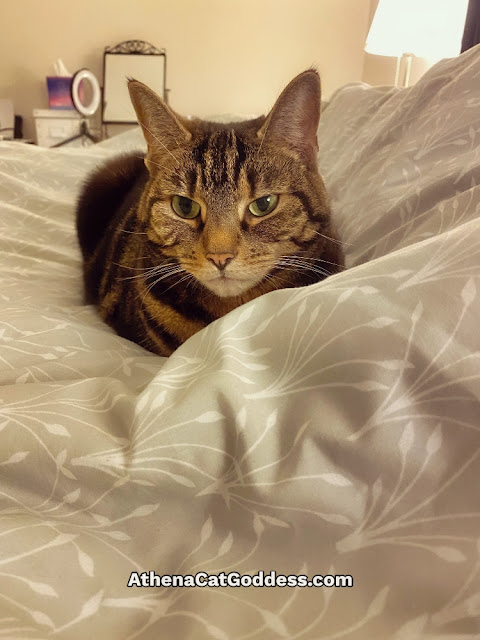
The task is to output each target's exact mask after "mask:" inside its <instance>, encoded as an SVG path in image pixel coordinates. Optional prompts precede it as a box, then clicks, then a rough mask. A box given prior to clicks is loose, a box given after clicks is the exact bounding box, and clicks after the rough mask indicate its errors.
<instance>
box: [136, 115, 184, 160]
mask: <svg viewBox="0 0 480 640" xmlns="http://www.w3.org/2000/svg"><path fill="white" fill-rule="evenodd" d="M138 124H139V125H140V126H141V127H143V128H144V129H145V131H148V133H149V134H150V135H151V136H152V138H153V139H154V140H156V141H157V142H158V144H159V145H160V146H162V147H163V148H164V149H165V151H167V152H168V153H169V154H170V155H171V156H172V158H173V159H174V160H175V162H176V163H177V164H180V163H179V161H178V160H177V158H175V156H174V155H173V153H172V152H171V151H170V149H169V148H168V147H167V146H166V145H165V144H163V142H162V141H161V140H160V139H159V138H157V136H156V135H155V134H154V133H153V132H152V131H150V129H149V128H148V127H147V126H146V125H145V124H144V123H143V122H142V121H141V120H139V121H138ZM149 162H150V160H149Z"/></svg>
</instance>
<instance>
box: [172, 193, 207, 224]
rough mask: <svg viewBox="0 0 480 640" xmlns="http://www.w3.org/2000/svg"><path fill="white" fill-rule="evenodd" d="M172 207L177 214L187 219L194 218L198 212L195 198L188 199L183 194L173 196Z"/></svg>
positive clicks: (198, 208) (198, 207)
mask: <svg viewBox="0 0 480 640" xmlns="http://www.w3.org/2000/svg"><path fill="white" fill-rule="evenodd" d="M172 207H173V210H174V211H175V213H176V214H177V216H180V218H188V219H189V220H191V219H193V218H196V217H197V216H198V214H199V213H200V205H199V204H198V202H195V200H190V198H186V197H185V196H173V198H172Z"/></svg>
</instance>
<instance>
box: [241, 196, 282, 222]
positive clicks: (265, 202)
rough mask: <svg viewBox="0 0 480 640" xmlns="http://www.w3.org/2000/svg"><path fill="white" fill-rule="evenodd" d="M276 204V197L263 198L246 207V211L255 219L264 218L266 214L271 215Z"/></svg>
mask: <svg viewBox="0 0 480 640" xmlns="http://www.w3.org/2000/svg"><path fill="white" fill-rule="evenodd" d="M277 204H278V196H263V197H262V198H257V200H254V201H253V202H251V203H250V204H249V205H248V210H249V211H250V213H251V214H252V215H254V216H257V218H261V217H262V216H266V215H267V214H268V213H272V211H273V210H274V209H275V207H276V206H277Z"/></svg>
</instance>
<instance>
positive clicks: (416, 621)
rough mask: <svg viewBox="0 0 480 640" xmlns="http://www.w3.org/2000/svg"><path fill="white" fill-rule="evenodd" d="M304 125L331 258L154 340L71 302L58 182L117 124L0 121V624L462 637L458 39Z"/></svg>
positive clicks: (464, 60) (65, 206)
mask: <svg viewBox="0 0 480 640" xmlns="http://www.w3.org/2000/svg"><path fill="white" fill-rule="evenodd" d="M319 144H320V152H319V162H320V168H321V171H322V173H323V175H324V178H325V181H326V184H327V187H328V190H329V193H330V196H331V200H332V207H333V210H334V216H335V221H336V225H337V227H338V230H339V233H340V237H341V239H342V242H344V243H345V244H344V247H345V252H346V261H347V269H346V270H345V271H343V272H342V273H339V274H337V275H334V276H332V277H331V278H329V279H327V280H325V281H323V282H321V283H318V284H316V285H314V286H311V287H307V288H302V289H296V290H284V291H276V292H273V293H270V294H268V295H266V296H263V297H262V298H260V299H257V300H255V301H253V302H251V303H249V304H247V305H245V306H243V307H241V308H239V309H237V310H235V311H234V312H232V313H230V314H229V315H227V316H226V317H225V318H222V319H221V320H219V321H216V322H215V323H213V324H212V325H210V326H209V327H207V328H206V329H205V330H203V331H201V332H200V333H198V334H197V335H195V336H194V337H193V338H191V339H190V340H189V341H188V342H187V343H185V344H184V345H182V347H180V349H178V351H177V352H175V353H174V354H173V355H172V356H171V357H170V358H168V359H165V358H161V357H158V356H155V355H153V354H151V353H149V352H147V351H145V350H144V349H142V348H141V347H140V346H137V345H135V344H133V343H131V342H129V341H127V340H125V339H123V338H120V337H118V336H117V335H116V334H114V333H113V332H112V330H111V329H110V328H109V327H107V326H105V325H104V324H103V322H102V321H101V320H100V319H99V317H98V316H97V314H96V311H95V309H94V308H93V307H91V306H85V305H84V304H83V301H82V282H81V262H80V253H79V250H78V248H77V245H76V239H75V233H74V203H75V198H76V195H77V193H78V189H79V186H80V183H81V181H82V180H83V179H84V177H85V176H86V175H87V173H88V172H89V171H90V170H91V169H92V168H93V167H94V166H95V165H96V164H97V163H98V162H100V161H102V160H104V159H106V158H108V157H109V156H110V155H111V154H113V153H116V152H117V151H118V150H120V149H122V150H123V149H126V148H135V147H139V146H141V141H140V136H139V133H138V131H133V132H128V133H126V134H122V135H121V136H118V137H117V138H113V139H111V140H110V141H108V142H106V143H101V144H99V145H95V146H92V147H89V148H84V149H56V150H53V149H52V150H50V149H41V148H37V147H34V146H27V145H21V144H16V143H5V142H4V143H0V259H1V270H0V279H1V287H0V381H1V387H0V445H1V446H0V565H1V566H0V637H1V638H6V639H9V640H13V639H20V638H22V639H43V638H62V639H63V638H66V639H69V640H70V639H75V640H85V639H86V638H102V639H112V640H124V639H125V640H127V639H128V640H132V639H134V638H138V639H142V640H146V639H163V638H165V639H174V640H193V639H195V640H203V639H211V638H215V639H216V640H227V639H228V640H240V639H242V640H246V639H247V638H248V639H252V640H255V639H258V640H278V639H279V638H292V639H293V638H295V639H299V640H313V639H320V638H321V639H322V640H327V639H328V640H333V639H338V638H342V639H343V638H344V639H345V640H364V639H365V640H372V639H377V638H378V639H382V640H383V639H387V638H388V639H390V638H392V639H394V640H416V639H422V640H427V639H433V638H435V639H436V638H445V639H447V638H448V639H449V640H453V639H455V640H457V639H458V640H473V639H474V638H479V637H480V556H479V553H480V551H479V550H480V542H479V540H480V492H479V478H480V383H479V378H480V366H479V365H480V332H479V318H480V299H479V296H478V286H479V276H480V221H479V215H480V213H479V212H480V186H479V185H480V49H478V48H475V49H473V50H470V51H468V52H467V53H465V54H463V55H462V56H460V57H459V58H456V59H452V60H446V61H442V62H441V63H439V64H437V65H436V66H435V67H433V68H432V69H431V70H430V71H429V72H428V73H427V74H426V75H425V76H424V77H423V78H422V79H421V80H420V82H419V83H418V84H417V85H416V86H414V87H411V88H409V89H404V90H398V89H394V88H372V87H369V86H366V85H362V84H355V85H348V86H346V87H343V88H342V89H340V90H339V91H337V92H336V93H335V94H334V95H333V96H332V98H331V100H330V101H329V103H328V105H327V107H326V108H325V110H324V113H323V115H322V120H321V124H320V129H319ZM150 571H152V572H154V573H155V574H157V575H158V576H166V575H195V574H196V573H198V572H205V573H206V574H209V575H213V574H220V573H221V572H224V573H225V574H227V573H229V572H238V574H241V575H250V576H254V575H255V574H257V573H258V572H260V571H264V572H265V573H266V574H269V575H273V574H271V573H270V572H272V571H275V572H276V574H277V575H280V574H282V575H286V576H288V575H300V574H301V575H306V576H308V577H309V579H310V578H311V577H312V576H315V575H333V576H335V575H351V576H352V578H353V586H351V587H344V588H342V587H331V588H329V587H326V586H323V587H299V586H297V587H288V586H283V587H282V586H277V587H263V588H260V587H253V586H251V587H241V586H240V587H235V586H224V587H222V586H219V587H217V586H215V585H213V584H210V586H202V587H201V586H197V587H184V588H180V587H168V586H137V582H138V580H140V578H138V580H137V579H136V578H135V579H134V580H133V584H132V586H127V584H128V583H129V581H130V579H131V576H132V575H134V576H135V575H136V576H141V575H142V574H143V573H144V572H146V573H145V576H149V575H150V573H149V572H150ZM145 579H146V578H145ZM247 581H248V579H247Z"/></svg>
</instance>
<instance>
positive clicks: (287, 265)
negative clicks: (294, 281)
mask: <svg viewBox="0 0 480 640" xmlns="http://www.w3.org/2000/svg"><path fill="white" fill-rule="evenodd" d="M276 266H277V267H279V268H282V269H287V270H289V271H297V270H303V271H311V272H312V273H316V274H318V275H321V276H323V277H326V276H329V275H331V273H332V272H331V271H327V270H326V269H322V268H321V267H319V266H314V265H309V264H302V263H299V262H289V261H287V260H277V263H276Z"/></svg>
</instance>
